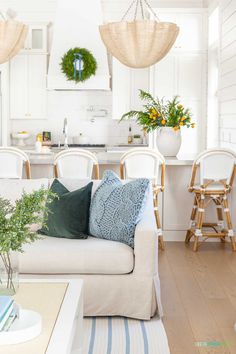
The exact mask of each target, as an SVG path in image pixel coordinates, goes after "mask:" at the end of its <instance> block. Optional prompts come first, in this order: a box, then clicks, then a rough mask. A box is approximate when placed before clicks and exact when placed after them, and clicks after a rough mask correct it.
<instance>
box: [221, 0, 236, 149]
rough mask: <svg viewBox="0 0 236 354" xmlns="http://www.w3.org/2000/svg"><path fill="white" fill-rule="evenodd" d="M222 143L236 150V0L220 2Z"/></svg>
mask: <svg viewBox="0 0 236 354" xmlns="http://www.w3.org/2000/svg"><path fill="white" fill-rule="evenodd" d="M220 14H221V19H220V23H221V26H220V77H219V109H220V144H221V146H223V147H228V148H232V149H233V150H235V151H236V1H235V0H221V2H220Z"/></svg>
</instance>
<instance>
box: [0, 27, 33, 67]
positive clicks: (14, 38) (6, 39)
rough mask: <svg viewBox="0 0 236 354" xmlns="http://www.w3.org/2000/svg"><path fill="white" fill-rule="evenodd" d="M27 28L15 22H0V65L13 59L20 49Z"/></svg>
mask: <svg viewBox="0 0 236 354" xmlns="http://www.w3.org/2000/svg"><path fill="white" fill-rule="evenodd" d="M27 32H28V27H27V26H26V25H24V24H23V23H21V22H17V21H15V20H7V21H0V64H2V63H5V62H6V61H8V60H10V59H11V58H13V57H14V56H15V55H16V54H17V53H18V52H19V51H20V50H21V49H22V48H23V45H24V42H25V39H26V36H27Z"/></svg>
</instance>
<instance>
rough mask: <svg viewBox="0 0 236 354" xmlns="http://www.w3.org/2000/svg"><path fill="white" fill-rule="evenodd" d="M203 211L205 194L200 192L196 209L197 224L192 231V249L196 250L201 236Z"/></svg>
mask: <svg viewBox="0 0 236 354" xmlns="http://www.w3.org/2000/svg"><path fill="white" fill-rule="evenodd" d="M204 212H205V196H204V194H201V196H200V201H199V204H198V209H197V225H196V229H195V233H194V245H193V251H194V252H197V250H198V240H199V237H200V236H202V224H203V219H204V217H203V215H204Z"/></svg>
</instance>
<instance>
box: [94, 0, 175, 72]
mask: <svg viewBox="0 0 236 354" xmlns="http://www.w3.org/2000/svg"><path fill="white" fill-rule="evenodd" d="M135 3H136V10H135V16H134V21H132V22H127V21H123V20H122V21H120V22H113V23H107V24H105V25H102V26H100V27H99V30H100V35H101V38H102V40H103V42H104V44H105V46H106V47H107V50H108V51H109V52H110V53H111V54H112V55H113V56H114V57H115V58H116V59H118V60H119V61H120V62H121V63H122V64H125V65H127V66H129V67H131V68H146V67H149V66H151V65H153V64H155V63H157V62H158V61H160V60H161V59H162V58H164V57H165V55H166V54H167V53H168V52H169V51H170V49H171V48H172V46H173V44H174V43H175V40H176V38H177V36H178V34H179V27H178V26H177V25H176V24H175V23H171V22H160V21H159V19H158V17H157V16H156V14H155V13H154V11H153V10H152V9H151V7H150V5H149V4H148V3H147V1H146V0H144V3H145V4H146V5H147V6H148V8H149V9H150V10H151V12H152V13H153V14H154V17H155V18H156V20H145V19H144V11H143V3H142V0H134V1H133V2H132V4H131V6H130V7H129V9H128V11H127V13H128V12H129V10H130V9H131V7H132V6H133V5H134V4H135ZM139 4H140V6H141V11H142V17H143V19H142V20H136V15H137V8H138V5H139ZM127 13H126V14H125V15H124V17H125V16H126V15H127ZM124 17H123V18H124Z"/></svg>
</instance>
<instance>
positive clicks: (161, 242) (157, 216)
mask: <svg viewBox="0 0 236 354" xmlns="http://www.w3.org/2000/svg"><path fill="white" fill-rule="evenodd" d="M153 204H154V213H155V219H156V225H157V230H158V244H159V247H160V249H161V250H162V251H164V249H165V244H164V239H163V234H162V228H161V221H160V214H159V210H158V193H156V192H154V194H153Z"/></svg>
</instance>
